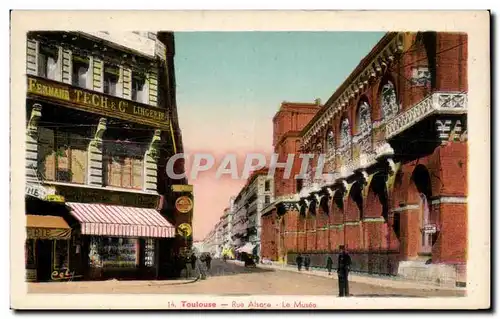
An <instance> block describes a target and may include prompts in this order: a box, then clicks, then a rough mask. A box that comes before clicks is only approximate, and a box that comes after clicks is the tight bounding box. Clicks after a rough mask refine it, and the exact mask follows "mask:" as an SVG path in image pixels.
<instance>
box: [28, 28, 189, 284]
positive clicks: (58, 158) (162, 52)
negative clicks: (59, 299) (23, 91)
mask: <svg viewBox="0 0 500 319" xmlns="http://www.w3.org/2000/svg"><path fill="white" fill-rule="evenodd" d="M173 52H174V49H173V35H172V34H170V33H158V34H156V33H152V32H116V33H114V32H104V31H102V32H90V33H87V32H76V31H75V32H65V31H50V32H48V31H40V32H38V31H34V32H30V33H28V35H27V57H26V77H27V99H26V111H27V112H26V114H27V119H26V123H27V127H26V144H27V151H26V161H27V170H26V177H27V187H26V216H27V234H28V236H27V240H26V247H25V248H26V269H27V279H28V280H38V281H50V280H64V279H68V276H76V277H83V278H84V279H100V278H106V277H132V278H153V277H154V278H158V277H161V276H162V275H165V276H167V275H171V274H174V273H175V272H176V271H174V270H173V269H172V267H173V261H172V260H173V258H172V257H173V256H174V255H175V254H178V253H179V251H180V250H181V248H182V247H186V246H187V245H189V241H190V240H191V238H192V230H191V226H190V220H191V219H192V213H193V211H192V209H193V205H192V198H188V200H187V202H186V201H184V202H183V203H182V204H183V205H178V204H179V202H178V201H177V199H178V198H177V197H176V196H175V194H174V193H175V190H174V189H175V188H176V187H174V186H177V190H178V191H179V190H180V191H184V192H187V194H191V195H192V189H182V187H181V189H179V186H186V187H188V186H189V185H185V184H186V183H187V181H186V180H185V179H181V180H170V179H169V178H167V177H166V174H165V166H166V163H167V160H168V158H169V157H170V156H171V155H173V154H174V153H175V152H177V151H179V150H180V151H182V140H181V138H180V136H181V135H180V130H179V128H178V121H177V115H176V114H177V113H176V106H175V95H173V94H174V92H173V91H174V89H173V88H174V87H175V82H174V81H173V79H174V74H173V73H172V72H171V69H172V67H173V66H172V65H169V64H172V63H173V54H174V53H173ZM176 170H177V171H183V163H177V166H176ZM188 188H189V187H188ZM187 197H189V195H187ZM190 203H191V205H190ZM174 207H175V209H174ZM179 216H183V217H184V221H183V224H179V221H181V220H183V219H182V218H180V217H179ZM179 237H181V239H179ZM182 243H184V244H182ZM183 245H184V246H183ZM164 272H165V273H164Z"/></svg>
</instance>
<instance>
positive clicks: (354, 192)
mask: <svg viewBox="0 0 500 319" xmlns="http://www.w3.org/2000/svg"><path fill="white" fill-rule="evenodd" d="M362 190H363V188H362V186H361V183H359V182H357V183H354V184H353V185H352V187H351V190H350V192H349V197H350V198H351V199H352V200H353V202H354V203H356V206H357V208H358V212H359V219H360V220H363V218H364V214H363V194H362Z"/></svg>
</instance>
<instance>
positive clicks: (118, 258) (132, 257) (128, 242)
mask: <svg viewBox="0 0 500 319" xmlns="http://www.w3.org/2000/svg"><path fill="white" fill-rule="evenodd" d="M89 259H90V266H91V267H95V268H100V267H113V268H114V267H125V268H131V267H135V266H136V264H137V239H135V238H102V237H92V239H91V244H90V253H89Z"/></svg>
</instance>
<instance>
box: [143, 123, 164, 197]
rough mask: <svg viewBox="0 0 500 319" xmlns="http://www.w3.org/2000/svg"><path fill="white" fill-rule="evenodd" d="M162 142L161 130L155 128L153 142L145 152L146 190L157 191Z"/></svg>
mask: <svg viewBox="0 0 500 319" xmlns="http://www.w3.org/2000/svg"><path fill="white" fill-rule="evenodd" d="M160 142H161V131H160V130H155V132H154V135H153V138H152V139H151V144H149V148H148V149H147V150H146V153H145V154H144V190H145V191H147V192H155V193H156V192H157V191H158V189H157V171H158V165H157V161H158V154H159V146H160Z"/></svg>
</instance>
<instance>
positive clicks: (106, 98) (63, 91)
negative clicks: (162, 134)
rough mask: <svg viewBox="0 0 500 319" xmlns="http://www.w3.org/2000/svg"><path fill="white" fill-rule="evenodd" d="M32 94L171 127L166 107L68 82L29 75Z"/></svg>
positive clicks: (84, 108)
mask: <svg viewBox="0 0 500 319" xmlns="http://www.w3.org/2000/svg"><path fill="white" fill-rule="evenodd" d="M28 95H31V96H36V97H39V98H47V99H48V100H50V101H52V102H55V103H61V104H64V105H66V106H68V107H71V108H75V109H79V110H83V111H88V112H93V113H97V114H101V115H105V116H110V117H116V118H120V119H124V120H128V121H133V122H137V123H142V124H146V125H151V126H154V127H158V128H162V129H165V130H166V129H168V128H169V126H168V114H167V110H165V109H161V108H158V107H154V106H150V105H146V104H139V103H136V102H132V101H129V100H125V99H121V98H118V97H114V96H110V95H105V94H101V93H97V92H93V91H88V90H84V89H80V88H76V87H73V86H70V85H68V84H65V83H60V82H55V81H51V80H47V79H43V78H39V77H34V76H28Z"/></svg>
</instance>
